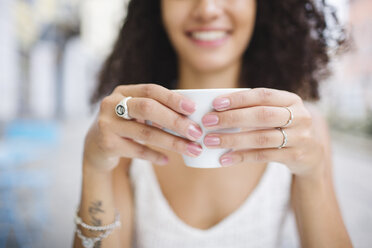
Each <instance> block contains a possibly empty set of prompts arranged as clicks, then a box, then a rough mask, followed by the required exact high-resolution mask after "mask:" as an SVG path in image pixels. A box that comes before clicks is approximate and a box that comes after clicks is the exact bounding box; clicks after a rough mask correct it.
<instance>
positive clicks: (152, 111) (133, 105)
mask: <svg viewBox="0 0 372 248" xmlns="http://www.w3.org/2000/svg"><path fill="white" fill-rule="evenodd" d="M127 105H128V112H129V115H130V116H131V117H133V118H139V119H145V120H151V121H153V122H156V123H158V124H159V125H161V126H163V127H165V128H168V129H170V130H173V131H175V132H176V133H178V134H180V135H182V136H184V137H186V138H188V139H190V140H193V141H196V140H198V139H199V138H200V137H201V136H202V135H203V133H202V130H201V128H200V126H199V125H198V124H197V123H196V122H194V121H192V120H190V119H189V118H187V117H186V116H184V115H181V114H179V113H177V112H175V111H173V110H172V109H169V108H168V107H166V106H164V105H162V104H161V103H159V102H157V101H156V100H154V99H151V98H142V97H135V98H132V99H130V100H129V101H128V102H127Z"/></svg>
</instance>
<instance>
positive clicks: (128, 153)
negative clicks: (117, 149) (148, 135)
mask: <svg viewBox="0 0 372 248" xmlns="http://www.w3.org/2000/svg"><path fill="white" fill-rule="evenodd" d="M123 141H124V142H125V143H126V144H125V149H124V148H123V149H122V152H121V153H122V154H123V156H125V157H129V158H140V159H144V160H148V161H151V162H153V163H154V164H157V165H165V164H167V163H168V157H167V156H166V155H165V154H162V153H160V152H158V151H155V150H153V149H150V148H149V147H147V146H146V145H142V144H139V143H137V142H135V141H133V140H128V139H123ZM124 151H125V152H124Z"/></svg>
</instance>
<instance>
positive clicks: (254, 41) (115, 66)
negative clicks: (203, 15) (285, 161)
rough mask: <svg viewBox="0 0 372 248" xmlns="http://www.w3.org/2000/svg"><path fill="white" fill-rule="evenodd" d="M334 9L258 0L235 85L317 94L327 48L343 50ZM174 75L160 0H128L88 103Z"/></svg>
mask: <svg viewBox="0 0 372 248" xmlns="http://www.w3.org/2000/svg"><path fill="white" fill-rule="evenodd" d="M335 12H336V11H335V9H334V8H333V7H332V6H330V5H328V4H327V3H325V0H322V1H316V3H315V2H314V1H312V0H286V1H280V0H277V1H275V0H272V1H259V0H258V1H257V13H256V24H255V28H254V31H253V34H252V37H251V40H250V43H249V45H248V47H247V49H246V51H245V52H244V54H243V65H242V69H241V72H240V77H239V82H238V83H239V87H248V88H255V87H268V88H276V89H281V90H287V91H290V92H294V93H296V94H298V95H300V96H301V97H302V98H303V99H306V100H318V99H319V92H318V91H319V90H318V85H319V81H321V80H323V79H325V78H326V77H327V76H329V74H330V73H329V72H330V71H329V69H328V66H327V64H328V63H329V61H330V59H331V56H332V55H331V54H330V51H336V52H335V54H336V53H340V51H345V50H346V49H343V48H345V47H346V46H345V44H346V43H347V42H346V41H347V38H346V33H345V30H344V28H343V27H342V26H341V25H340V24H339V22H338V20H337V17H336V15H335ZM331 48H333V50H332V49H331ZM177 75H178V66H177V58H176V53H175V51H174V49H173V47H172V45H171V43H170V41H169V39H168V36H167V34H166V31H165V29H164V27H163V23H162V18H161V9H160V0H151V1H148V0H131V1H130V2H129V5H128V12H127V16H126V19H125V21H124V24H123V26H122V28H121V30H120V33H119V36H118V39H117V41H116V43H115V46H114V48H113V50H112V52H111V54H110V55H109V56H108V58H107V60H106V62H105V63H104V65H103V68H102V70H101V72H100V75H99V82H98V86H97V88H96V90H95V92H94V94H93V95H92V98H91V103H96V102H97V101H98V100H99V99H100V98H102V97H103V96H105V95H107V94H110V93H111V92H112V90H113V89H114V88H115V87H116V86H117V85H119V84H138V83H157V84H159V85H162V86H164V87H166V88H168V89H174V88H175V87H176V85H175V84H176V83H175V79H177Z"/></svg>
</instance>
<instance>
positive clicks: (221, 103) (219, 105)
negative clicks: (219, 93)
mask: <svg viewBox="0 0 372 248" xmlns="http://www.w3.org/2000/svg"><path fill="white" fill-rule="evenodd" d="M228 106H230V100H229V99H228V98H217V99H215V100H214V101H213V107H214V108H215V109H224V108H227V107H228Z"/></svg>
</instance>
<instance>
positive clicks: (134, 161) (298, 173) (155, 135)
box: [74, 0, 351, 248]
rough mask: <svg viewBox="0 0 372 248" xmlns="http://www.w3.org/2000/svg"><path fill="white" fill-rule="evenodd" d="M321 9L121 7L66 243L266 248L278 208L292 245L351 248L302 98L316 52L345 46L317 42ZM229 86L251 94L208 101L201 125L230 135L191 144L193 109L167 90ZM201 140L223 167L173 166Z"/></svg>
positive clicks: (323, 134) (245, 1)
mask: <svg viewBox="0 0 372 248" xmlns="http://www.w3.org/2000/svg"><path fill="white" fill-rule="evenodd" d="M319 2H320V1H319ZM328 7H329V6H325V4H324V3H318V2H317V4H315V3H314V2H313V1H311V0H287V1H255V0H231V1H227V0H151V1H146V0H132V1H130V3H129V6H128V14H127V18H126V20H125V22H124V25H123V27H122V29H121V31H120V34H119V38H118V40H117V42H116V45H115V47H114V49H113V51H112V53H111V55H110V56H109V57H108V59H107V61H106V63H105V65H104V67H103V70H102V73H101V77H100V82H99V85H98V88H97V91H96V94H95V95H94V97H93V100H94V102H97V101H99V100H101V101H100V109H99V113H98V115H97V118H96V120H95V122H94V123H93V124H92V126H91V128H90V130H89V131H88V133H87V135H86V139H85V147H84V148H85V149H84V159H83V183H82V195H81V202H80V208H79V211H78V212H77V219H76V220H77V221H76V223H77V229H76V230H77V235H76V236H75V243H74V246H75V247H93V245H94V246H95V247H110V248H113V247H131V246H133V247H161V248H167V247H172V248H173V247H214V248H216V247H265V248H267V247H278V246H279V245H280V243H279V242H280V238H281V230H282V226H283V225H282V224H283V221H284V219H285V217H286V213H287V211H288V209H290V210H291V211H293V213H294V216H295V218H296V223H297V228H298V233H299V236H300V240H301V245H302V246H303V247H351V242H350V239H349V236H348V233H347V231H346V228H345V226H344V223H343V220H342V217H341V214H340V210H339V207H338V203H337V200H336V197H335V192H334V189H333V182H332V159H331V146H330V138H329V133H328V129H327V124H326V122H325V120H324V118H323V117H322V116H321V115H320V114H319V112H318V111H316V109H315V108H314V107H311V104H310V102H306V101H310V100H317V99H318V97H319V96H318V82H319V81H320V80H321V79H323V78H325V76H326V75H327V69H326V68H327V63H328V62H329V55H328V51H329V47H328V46H329V44H336V46H335V47H336V48H340V47H342V44H344V41H345V40H344V38H342V36H336V37H335V36H333V35H332V36H328V35H327V34H333V33H334V32H329V31H330V27H329V26H328V25H327V23H326V22H325V19H326V17H325V14H324V12H325V10H328V9H330V8H328ZM336 24H337V23H336ZM332 28H336V29H337V30H338V31H340V32H341V33H340V34H341V35H342V29H340V28H339V26H338V25H334V26H332ZM337 30H336V31H337ZM239 87H248V88H252V89H251V90H248V91H239V92H236V93H233V94H227V95H223V96H220V97H217V98H216V99H215V100H214V103H213V105H214V108H215V111H213V112H211V113H208V114H207V115H205V116H204V117H203V125H204V126H205V127H206V128H207V129H208V130H211V131H213V129H216V128H228V127H240V128H242V130H243V132H240V133H239V134H213V132H211V133H210V134H209V135H207V136H206V137H205V138H204V140H199V138H200V136H201V135H202V133H201V129H200V126H198V125H197V124H196V123H194V122H193V121H191V120H190V119H188V118H187V115H189V114H190V113H192V112H193V111H194V110H195V108H197V107H198V106H195V104H194V103H193V102H192V101H191V100H189V99H187V98H186V97H183V96H182V95H179V94H177V93H174V92H172V91H170V89H176V88H177V89H191V88H239ZM125 97H132V98H125ZM101 98H103V99H101ZM123 99H126V100H127V101H126V103H122V104H121V105H119V106H121V108H122V109H116V106H117V105H118V104H119V102H121V101H122V100H123ZM126 107H127V112H126V114H127V115H125V116H124V117H125V118H120V116H118V114H117V112H116V111H119V112H120V111H122V110H124V111H125V109H123V108H126ZM119 114H122V113H119ZM145 120H149V121H151V122H152V123H153V125H149V124H147V122H145ZM163 127H165V128H168V129H171V130H173V131H175V132H177V133H179V134H181V135H183V136H184V137H187V138H181V137H178V136H174V135H172V134H170V133H167V132H165V131H163V130H162V128H163ZM278 127H281V129H278ZM201 142H204V144H205V145H206V146H207V147H208V148H209V149H213V148H220V147H224V148H232V149H233V150H232V152H230V153H229V154H224V155H223V156H221V158H220V162H221V166H222V167H223V168H215V169H197V168H190V167H187V166H185V165H184V162H183V160H182V156H181V155H182V154H186V155H188V156H198V155H199V154H200V153H201V152H202V148H201V146H200V143H201ZM278 148H282V149H278ZM119 222H121V227H120V228H119V227H118V225H117V224H118V223H119ZM107 225H109V226H107ZM94 227H96V228H94Z"/></svg>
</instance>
